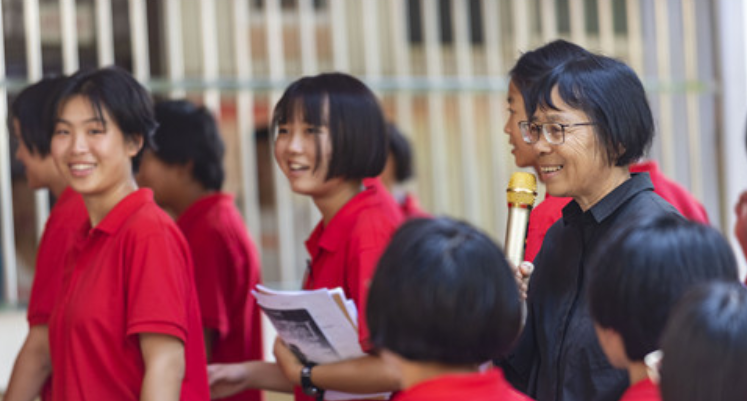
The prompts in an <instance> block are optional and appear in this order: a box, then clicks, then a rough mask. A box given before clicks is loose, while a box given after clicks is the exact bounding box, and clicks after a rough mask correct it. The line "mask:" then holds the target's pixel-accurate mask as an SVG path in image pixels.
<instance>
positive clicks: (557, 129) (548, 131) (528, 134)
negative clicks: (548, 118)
mask: <svg viewBox="0 0 747 401" xmlns="http://www.w3.org/2000/svg"><path fill="white" fill-rule="evenodd" d="M584 125H596V123H593V122H586V123H576V124H560V123H532V122H529V121H519V129H520V130H521V137H522V139H524V142H526V143H528V144H533V143H537V142H538V141H539V139H540V135H544V136H545V139H546V140H547V143H549V144H551V145H562V144H563V143H565V131H566V130H567V129H568V128H573V127H579V126H584Z"/></svg>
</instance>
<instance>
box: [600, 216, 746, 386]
mask: <svg viewBox="0 0 747 401" xmlns="http://www.w3.org/2000/svg"><path fill="white" fill-rule="evenodd" d="M590 266H592V273H591V281H590V284H589V305H590V310H591V316H592V318H593V319H594V326H595V329H596V333H597V338H598V339H599V343H600V345H601V347H602V350H603V351H604V353H605V355H607V359H608V360H609V361H610V363H611V364H612V365H613V366H615V367H617V368H620V369H626V370H627V371H628V376H629V379H630V387H629V388H628V390H627V391H626V392H625V395H624V396H623V398H622V400H659V399H660V397H659V390H658V388H657V387H656V384H655V383H653V382H652V381H651V380H649V379H648V377H647V372H646V365H645V364H644V357H645V356H646V355H648V354H649V353H650V352H653V351H655V350H656V349H657V348H658V347H659V340H660V337H661V333H662V331H664V325H665V324H666V322H667V318H668V317H669V314H670V311H671V310H672V309H673V308H674V305H675V304H676V303H677V302H678V301H679V300H680V298H682V295H683V294H684V293H685V292H686V291H687V290H689V289H691V288H692V287H694V286H696V285H698V284H702V283H706V282H709V281H714V280H724V281H727V280H728V281H732V282H737V280H738V277H737V262H736V259H735V258H734V254H733V252H732V250H731V247H730V246H729V243H728V242H727V241H726V239H725V238H724V237H723V236H722V235H721V234H720V233H719V232H718V231H717V230H716V229H714V228H712V227H709V226H705V225H702V224H699V223H695V222H691V221H688V220H685V219H684V218H683V217H680V216H675V215H666V214H664V215H656V216H652V217H651V218H647V219H645V220H642V221H633V222H632V223H631V224H629V225H627V226H625V227H622V228H621V229H620V230H619V231H617V232H616V233H614V235H611V236H610V237H609V238H608V240H606V241H605V244H604V245H603V246H602V247H600V249H599V251H598V253H597V255H596V257H595V258H593V261H592V263H591V264H590Z"/></svg>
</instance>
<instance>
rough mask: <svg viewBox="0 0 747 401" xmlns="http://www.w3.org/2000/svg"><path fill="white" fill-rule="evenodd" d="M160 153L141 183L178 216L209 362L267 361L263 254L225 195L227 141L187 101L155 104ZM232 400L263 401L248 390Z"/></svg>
mask: <svg viewBox="0 0 747 401" xmlns="http://www.w3.org/2000/svg"><path fill="white" fill-rule="evenodd" d="M155 109H156V120H157V121H158V129H157V130H156V134H155V136H154V138H153V139H154V141H155V144H156V148H155V149H149V150H147V151H146V152H145V154H144V155H143V162H142V165H141V166H140V171H139V172H138V176H137V179H138V183H139V184H141V185H143V186H146V187H150V188H151V189H152V190H153V196H154V197H155V199H156V202H157V203H158V204H159V205H161V206H162V207H164V208H165V209H166V210H168V211H170V212H171V213H172V214H173V215H174V216H177V217H178V218H177V220H176V224H177V225H178V226H179V228H180V229H181V230H182V232H183V233H184V236H185V237H186V239H187V242H188V243H189V247H190V249H191V250H192V259H193V260H194V265H195V284H196V288H197V295H198V298H199V300H200V312H201V313H202V326H203V328H204V335H205V350H206V352H207V359H208V362H209V363H212V362H215V363H229V362H241V361H247V360H261V359H262V327H261V326H260V318H261V316H260V310H259V307H258V306H257V302H256V300H255V299H254V297H253V296H251V293H250V291H251V290H252V289H253V288H254V287H255V286H256V285H257V284H258V283H259V282H260V263H259V253H258V252H257V249H256V247H255V246H254V242H253V241H252V239H251V238H250V237H249V233H248V232H247V230H246V227H245V226H244V223H243V220H242V218H241V214H240V213H239V211H238V209H237V208H236V206H235V204H234V200H233V196H231V195H229V194H227V193H224V192H221V187H222V186H223V179H224V177H225V173H224V169H223V155H224V153H225V150H224V145H223V140H222V139H221V137H220V132H219V131H218V125H217V124H216V122H215V119H214V118H213V116H212V115H211V114H210V112H209V111H208V110H207V109H206V108H204V107H197V106H195V105H194V104H192V103H190V102H188V101H185V100H173V101H166V102H161V103H158V104H156V108H155ZM226 399H227V400H234V401H239V400H260V399H262V397H261V392H260V391H257V390H254V391H247V392H244V393H241V394H238V395H236V396H234V397H231V398H226Z"/></svg>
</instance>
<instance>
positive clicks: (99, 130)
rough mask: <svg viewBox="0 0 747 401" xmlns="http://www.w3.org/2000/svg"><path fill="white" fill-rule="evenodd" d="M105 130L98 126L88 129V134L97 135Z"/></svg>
mask: <svg viewBox="0 0 747 401" xmlns="http://www.w3.org/2000/svg"><path fill="white" fill-rule="evenodd" d="M104 132H105V131H104V130H103V129H100V128H92V129H89V130H88V135H99V134H103V133H104Z"/></svg>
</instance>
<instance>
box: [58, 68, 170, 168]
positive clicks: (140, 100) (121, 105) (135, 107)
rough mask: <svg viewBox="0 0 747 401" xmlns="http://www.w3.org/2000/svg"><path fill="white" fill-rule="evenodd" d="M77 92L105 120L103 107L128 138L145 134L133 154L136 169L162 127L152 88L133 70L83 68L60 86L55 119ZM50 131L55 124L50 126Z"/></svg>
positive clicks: (131, 138)
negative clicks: (142, 82)
mask: <svg viewBox="0 0 747 401" xmlns="http://www.w3.org/2000/svg"><path fill="white" fill-rule="evenodd" d="M75 96H83V97H85V98H86V99H87V100H88V101H90V102H91V105H92V106H93V109H94V112H95V113H96V114H97V118H100V119H101V121H102V122H104V124H106V121H105V120H104V116H103V110H104V109H106V111H107V113H108V114H109V116H111V118H112V119H113V120H114V121H113V122H114V123H115V124H117V127H119V130H120V131H122V134H123V135H124V137H125V139H126V140H136V139H137V138H138V137H142V139H143V146H142V147H141V148H140V151H139V152H138V153H137V154H136V155H135V157H133V158H132V171H133V173H136V172H137V170H138V168H139V166H140V160H141V159H142V157H143V152H144V151H145V149H147V148H153V146H154V145H153V133H154V132H155V131H156V128H157V127H158V123H157V122H156V118H155V115H154V112H153V101H152V99H151V97H150V95H149V94H148V91H147V90H146V89H145V88H144V87H143V86H142V85H140V83H138V82H137V80H135V78H133V76H132V75H130V73H128V72H127V71H125V70H124V69H122V68H120V67H116V66H112V67H105V68H100V69H97V70H80V71H78V72H76V73H75V74H73V75H72V76H71V77H70V78H69V79H68V80H67V81H65V83H64V84H63V85H62V88H61V89H60V93H59V96H58V98H57V103H56V104H55V107H54V110H55V119H54V120H55V121H56V120H57V119H58V118H59V116H60V113H61V112H62V108H63V106H64V105H65V102H67V101H68V100H70V98H72V97H75ZM49 132H50V135H51V133H52V132H53V128H50V130H49Z"/></svg>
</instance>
